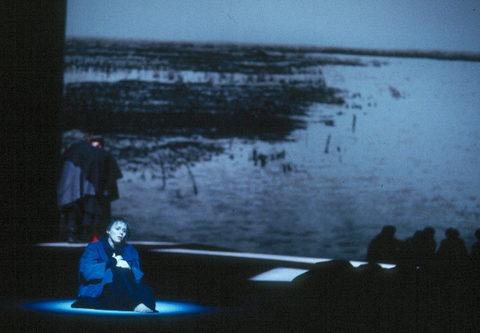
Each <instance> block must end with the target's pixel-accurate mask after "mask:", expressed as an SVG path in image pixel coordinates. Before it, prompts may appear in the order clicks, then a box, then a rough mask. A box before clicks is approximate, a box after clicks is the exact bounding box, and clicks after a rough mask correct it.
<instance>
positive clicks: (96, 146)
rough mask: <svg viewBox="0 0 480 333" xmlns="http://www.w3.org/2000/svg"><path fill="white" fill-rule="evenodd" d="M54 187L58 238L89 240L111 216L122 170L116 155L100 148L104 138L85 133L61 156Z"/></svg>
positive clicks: (74, 240) (71, 240) (76, 240)
mask: <svg viewBox="0 0 480 333" xmlns="http://www.w3.org/2000/svg"><path fill="white" fill-rule="evenodd" d="M62 158H63V165H62V170H61V174H60V179H59V182H58V187H57V203H58V207H59V210H60V214H61V216H60V238H61V239H62V240H67V241H69V242H78V241H90V240H92V239H93V237H94V236H95V235H98V231H99V230H101V229H102V228H104V227H105V225H106V224H107V223H108V220H109V219H110V218H111V208H110V207H111V201H113V200H116V199H118V197H119V195H118V187H117V180H118V179H120V178H121V177H122V173H121V171H120V169H119V167H118V165H117V162H116V160H115V158H114V157H113V156H112V155H111V154H110V153H109V152H107V151H106V150H104V149H103V138H101V137H98V136H89V135H86V136H85V138H84V140H82V141H79V142H77V143H74V144H73V145H72V146H70V147H69V148H68V149H67V150H66V151H65V153H64V154H63V156H62Z"/></svg>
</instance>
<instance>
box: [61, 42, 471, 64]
mask: <svg viewBox="0 0 480 333" xmlns="http://www.w3.org/2000/svg"><path fill="white" fill-rule="evenodd" d="M74 39H94V40H105V41H108V40H109V41H120V42H133V41H136V42H144V43H158V44H179V45H187V44H193V45H199V46H201V45H223V46H228V45H231V46H235V45H236V46H245V47H254V46H257V47H260V46H261V47H267V48H268V47H270V48H279V49H285V50H292V51H297V52H317V53H324V54H343V55H362V56H382V57H394V58H425V59H437V60H458V61H471V62H480V52H474V51H448V50H420V49H378V48H362V47H341V46H318V45H306V44H298V45H296V44H280V43H278V44H276V43H253V42H232V41H184V40H178V41H176V40H160V39H152V38H133V37H102V36H65V41H68V40H74Z"/></svg>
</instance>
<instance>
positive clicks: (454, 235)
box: [445, 228, 460, 239]
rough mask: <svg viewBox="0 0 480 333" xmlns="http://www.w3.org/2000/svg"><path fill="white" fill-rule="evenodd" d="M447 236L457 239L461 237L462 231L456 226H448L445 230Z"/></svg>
mask: <svg viewBox="0 0 480 333" xmlns="http://www.w3.org/2000/svg"><path fill="white" fill-rule="evenodd" d="M445 236H447V238H448V239H456V238H458V237H460V232H459V231H458V230H457V229H455V228H448V229H447V230H445Z"/></svg>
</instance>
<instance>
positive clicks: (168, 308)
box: [23, 299, 213, 316]
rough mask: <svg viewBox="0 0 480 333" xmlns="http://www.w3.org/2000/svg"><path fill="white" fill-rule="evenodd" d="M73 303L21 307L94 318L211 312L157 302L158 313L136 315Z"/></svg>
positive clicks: (170, 302)
mask: <svg viewBox="0 0 480 333" xmlns="http://www.w3.org/2000/svg"><path fill="white" fill-rule="evenodd" d="M73 302H75V300H74V299H63V300H43V301H31V302H26V303H23V307H24V308H26V309H28V310H33V311H42V312H50V313H65V314H70V315H71V314H79V315H94V316H159V315H160V316H173V315H185V314H200V313H205V312H210V311H212V310H213V308H210V307H205V306H199V305H196V304H193V303H184V302H173V301H157V302H155V306H156V310H157V311H158V312H156V313H138V312H134V311H114V310H93V309H77V308H72V307H71V305H72V303H73Z"/></svg>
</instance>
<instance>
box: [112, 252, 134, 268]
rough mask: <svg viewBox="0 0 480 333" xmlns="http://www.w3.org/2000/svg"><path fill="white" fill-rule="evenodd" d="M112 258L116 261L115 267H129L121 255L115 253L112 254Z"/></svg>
mask: <svg viewBox="0 0 480 333" xmlns="http://www.w3.org/2000/svg"><path fill="white" fill-rule="evenodd" d="M112 257H113V258H115V260H116V261H117V265H116V266H117V267H120V268H127V269H130V268H131V267H130V265H129V264H128V262H126V261H125V260H124V259H123V257H122V256H121V255H118V256H116V255H115V253H114V254H113V255H112Z"/></svg>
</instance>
